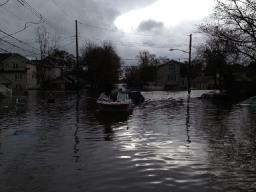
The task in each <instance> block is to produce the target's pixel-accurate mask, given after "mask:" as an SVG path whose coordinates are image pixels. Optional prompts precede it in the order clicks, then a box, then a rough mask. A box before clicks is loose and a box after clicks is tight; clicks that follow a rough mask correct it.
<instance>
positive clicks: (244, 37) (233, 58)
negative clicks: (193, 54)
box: [199, 0, 256, 97]
mask: <svg viewBox="0 0 256 192" xmlns="http://www.w3.org/2000/svg"><path fill="white" fill-rule="evenodd" d="M255 12H256V1H255V0H225V1H223V0H217V5H216V7H215V12H214V14H213V15H212V17H211V18H210V19H209V20H208V22H207V23H205V24H202V25H201V26H200V28H199V29H200V31H201V32H203V33H205V34H207V35H208V37H209V38H208V41H207V42H206V44H205V45H203V46H201V48H200V51H199V52H200V53H199V55H200V56H201V59H203V61H204V62H206V66H207V68H206V72H207V73H208V74H209V75H213V76H214V78H215V81H216V83H218V87H219V88H220V89H221V90H224V91H226V92H227V93H228V94H229V95H233V96H238V97H248V96H251V95H255V94H256V90H255V87H256V79H255V72H256V33H255V31H256V22H255V21H256V17H255ZM217 81H218V82H217Z"/></svg>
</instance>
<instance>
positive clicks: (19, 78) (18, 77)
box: [15, 73, 22, 81]
mask: <svg viewBox="0 0 256 192" xmlns="http://www.w3.org/2000/svg"><path fill="white" fill-rule="evenodd" d="M21 79H22V74H21V73H15V80H16V81H17V80H21Z"/></svg>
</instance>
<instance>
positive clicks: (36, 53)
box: [1, 39, 37, 54]
mask: <svg viewBox="0 0 256 192" xmlns="http://www.w3.org/2000/svg"><path fill="white" fill-rule="evenodd" d="M1 41H3V42H4V43H7V44H9V45H11V46H13V47H16V48H18V49H20V50H22V51H25V52H30V53H33V54H37V53H35V52H33V51H29V50H26V49H23V48H22V47H20V46H18V45H15V44H13V43H10V42H9V41H6V40H4V39H1Z"/></svg>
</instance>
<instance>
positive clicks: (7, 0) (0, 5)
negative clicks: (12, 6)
mask: <svg viewBox="0 0 256 192" xmlns="http://www.w3.org/2000/svg"><path fill="white" fill-rule="evenodd" d="M9 1H10V0H6V1H5V2H4V3H2V4H0V7H2V6H4V5H5V4H7V3H8V2H9Z"/></svg>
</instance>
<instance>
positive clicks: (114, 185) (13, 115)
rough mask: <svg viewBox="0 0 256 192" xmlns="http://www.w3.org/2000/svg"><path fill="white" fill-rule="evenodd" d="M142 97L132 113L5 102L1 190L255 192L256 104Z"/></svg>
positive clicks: (79, 104)
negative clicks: (143, 99)
mask: <svg viewBox="0 0 256 192" xmlns="http://www.w3.org/2000/svg"><path fill="white" fill-rule="evenodd" d="M201 93H202V92H199V91H193V94H192V95H191V97H189V98H188V97H187V94H186V92H175V93H171V92H145V93H143V95H144V96H145V98H146V102H145V103H143V104H142V105H140V106H137V107H135V109H134V110H133V112H132V113H131V114H124V115H122V114H104V113H100V112H99V111H98V110H97V106H96V103H95V100H94V99H92V98H91V97H89V96H88V95H87V93H86V92H85V93H83V94H82V95H83V96H82V97H81V98H79V99H77V97H76V95H75V94H72V93H70V94H62V93H55V94H54V98H55V103H48V102H47V100H46V99H45V97H44V96H43V94H41V93H37V92H31V93H30V94H29V97H28V98H27V101H26V102H25V104H24V105H20V106H17V105H16V103H15V98H14V99H7V100H1V101H0V138H1V140H0V191H4V192H14V191H15V192H16V191H19V192H23V191H24V192H30V191H40V192H41V191H47V192H48V191H61V192H63V191H64V192H65V191H67V192H70V191H72V192H73V191H74V192H76V191H79V192H80V191H89V192H91V191H107V190H108V191H113V192H114V191H118V192H119V191H161V192H162V191H255V190H256V162H255V161H256V110H255V107H254V106H244V105H228V104H225V105H223V104H220V103H211V102H210V101H206V100H200V99H197V98H196V97H197V96H199V95H200V94H201Z"/></svg>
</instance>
